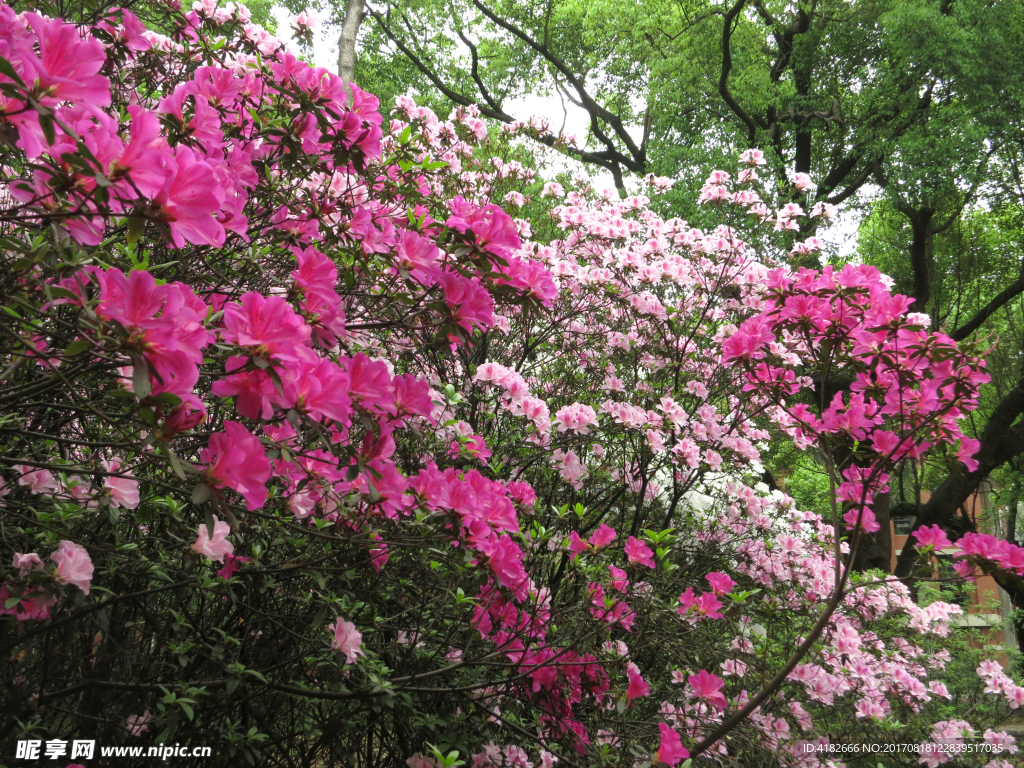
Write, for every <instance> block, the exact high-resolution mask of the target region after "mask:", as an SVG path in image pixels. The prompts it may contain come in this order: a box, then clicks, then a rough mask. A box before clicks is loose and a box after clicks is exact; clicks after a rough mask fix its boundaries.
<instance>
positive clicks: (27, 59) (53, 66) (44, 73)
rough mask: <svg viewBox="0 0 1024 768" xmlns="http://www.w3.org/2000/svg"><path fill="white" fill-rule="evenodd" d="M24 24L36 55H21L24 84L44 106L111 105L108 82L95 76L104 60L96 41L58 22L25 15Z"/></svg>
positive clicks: (103, 54) (105, 57)
mask: <svg viewBox="0 0 1024 768" xmlns="http://www.w3.org/2000/svg"><path fill="white" fill-rule="evenodd" d="M25 20H26V21H27V22H28V24H29V26H30V27H31V28H32V31H33V32H35V33H36V39H37V40H38V42H39V55H38V56H35V55H32V54H23V58H22V64H24V65H25V67H26V70H27V71H26V72H25V75H26V76H25V78H24V79H25V80H26V81H29V83H30V85H31V86H32V91H33V93H34V94H36V98H38V99H39V100H40V101H41V102H42V103H43V104H47V105H50V106H53V105H56V104H58V103H59V102H62V101H71V102H74V103H76V104H78V105H80V106H83V107H87V106H93V107H105V106H107V105H109V104H110V81H109V80H107V78H105V77H103V76H102V75H99V74H97V73H98V72H99V71H100V69H102V68H103V64H104V62H105V61H106V59H107V56H106V54H105V53H104V52H103V46H102V44H100V42H99V40H97V39H96V38H94V37H92V36H89V37H82V35H81V34H80V33H79V31H78V27H76V26H75V25H73V24H65V23H64V22H63V21H61V20H60V19H44V18H43V17H42V16H39V15H38V14H35V13H26V14H25Z"/></svg>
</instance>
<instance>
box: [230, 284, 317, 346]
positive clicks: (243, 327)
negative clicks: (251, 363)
mask: <svg viewBox="0 0 1024 768" xmlns="http://www.w3.org/2000/svg"><path fill="white" fill-rule="evenodd" d="M311 333H312V330H311V329H310V327H309V326H308V325H306V323H305V322H304V321H303V319H302V318H301V317H300V316H299V315H297V314H296V313H295V310H294V309H292V307H291V305H290V304H289V303H288V302H286V301H285V300H284V299H282V298H281V297H280V296H262V295H261V294H259V293H256V292H255V291H250V292H249V293H245V294H243V295H242V303H241V304H235V303H233V302H232V303H230V304H225V305H224V329H223V330H222V331H221V337H222V338H223V339H224V341H226V342H228V343H230V344H237V345H238V346H240V347H246V348H247V349H248V350H249V352H250V354H252V355H253V356H254V357H261V358H264V359H271V358H276V359H278V360H298V359H299V354H300V350H301V349H303V348H304V347H305V344H306V341H307V340H308V339H309V337H310V335H311Z"/></svg>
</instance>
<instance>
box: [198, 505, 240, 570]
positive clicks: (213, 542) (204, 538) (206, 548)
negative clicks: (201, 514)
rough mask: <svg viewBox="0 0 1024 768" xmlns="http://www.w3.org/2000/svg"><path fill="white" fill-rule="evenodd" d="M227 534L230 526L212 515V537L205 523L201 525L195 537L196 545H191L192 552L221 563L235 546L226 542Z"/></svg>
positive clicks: (229, 531)
mask: <svg viewBox="0 0 1024 768" xmlns="http://www.w3.org/2000/svg"><path fill="white" fill-rule="evenodd" d="M229 533H231V526H230V525H228V524H227V523H225V522H224V521H223V520H218V519H217V516H216V515H214V516H213V537H212V538H211V537H210V532H209V530H208V528H207V526H206V523H202V524H201V525H200V526H199V535H198V536H197V537H196V543H195V544H193V545H192V551H193V552H196V553H198V554H200V555H206V556H207V557H208V558H210V559H211V560H215V561H216V562H218V563H223V562H224V558H225V556H227V555H230V554H231V553H233V552H234V551H235V545H234V544H232V543H231V542H230V541H228V534H229Z"/></svg>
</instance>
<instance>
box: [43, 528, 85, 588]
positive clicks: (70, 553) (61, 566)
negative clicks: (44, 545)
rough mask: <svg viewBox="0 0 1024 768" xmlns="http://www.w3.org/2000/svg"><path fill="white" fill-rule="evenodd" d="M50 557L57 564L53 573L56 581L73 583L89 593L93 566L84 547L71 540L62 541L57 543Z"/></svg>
mask: <svg viewBox="0 0 1024 768" xmlns="http://www.w3.org/2000/svg"><path fill="white" fill-rule="evenodd" d="M50 559H51V560H53V562H55V563H56V564H57V571H56V573H55V574H54V575H55V576H56V578H57V581H59V582H62V583H67V584H74V585H75V586H76V587H78V588H79V589H80V590H82V592H83V593H85V594H87V595H88V594H89V584H90V583H91V582H92V572H93V567H92V560H91V559H90V558H89V553H88V552H86V551H85V547H83V546H81V545H80V544H75V543H74V542H73V541H62V542H61V543H60V544H58V545H57V551H56V552H54V553H53V554H52V555H50Z"/></svg>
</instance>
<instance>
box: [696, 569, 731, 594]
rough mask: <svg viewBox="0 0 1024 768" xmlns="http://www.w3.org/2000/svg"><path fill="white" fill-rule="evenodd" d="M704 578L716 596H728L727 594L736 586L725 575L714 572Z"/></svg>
mask: <svg viewBox="0 0 1024 768" xmlns="http://www.w3.org/2000/svg"><path fill="white" fill-rule="evenodd" d="M704 578H706V579H707V580H708V583H710V584H711V589H712V591H713V592H714V593H715V594H716V595H725V594H728V593H729V592H732V588H733V587H735V586H736V582H735V581H733V580H732V578H731V577H730V576H729V575H727V574H725V573H719V572H717V571H716V572H714V573H709V574H708V575H707V576H705V577H704Z"/></svg>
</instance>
